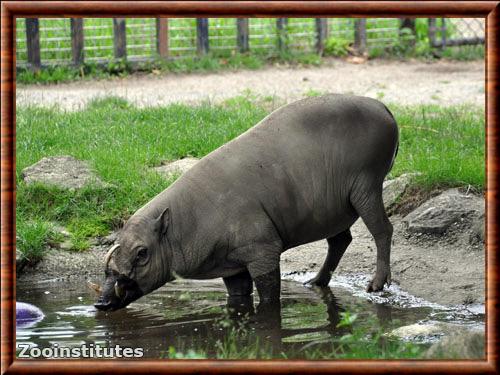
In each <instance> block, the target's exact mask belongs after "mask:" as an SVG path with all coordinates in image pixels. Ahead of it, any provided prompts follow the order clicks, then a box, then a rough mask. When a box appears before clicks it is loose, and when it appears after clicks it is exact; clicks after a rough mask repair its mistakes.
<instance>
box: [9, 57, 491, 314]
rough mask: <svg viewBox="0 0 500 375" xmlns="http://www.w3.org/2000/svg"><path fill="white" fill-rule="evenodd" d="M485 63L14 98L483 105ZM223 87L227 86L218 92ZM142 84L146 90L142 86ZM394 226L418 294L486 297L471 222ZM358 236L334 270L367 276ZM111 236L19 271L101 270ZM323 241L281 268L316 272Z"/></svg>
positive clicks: (204, 78)
mask: <svg viewBox="0 0 500 375" xmlns="http://www.w3.org/2000/svg"><path fill="white" fill-rule="evenodd" d="M484 78H485V75H484V62H481V61H476V62H447V61H439V62H436V63H426V62H419V61H414V62H397V61H389V62H384V61H380V60H377V61H369V62H367V63H364V64H359V65H355V64H350V63H348V62H345V61H342V60H335V61H332V62H330V63H328V64H326V65H325V66H322V67H318V68H300V69H299V68H293V69H292V68H287V67H272V68H267V69H264V70H261V71H240V72H224V73H218V74H193V75H176V74H173V75H165V76H159V77H157V76H139V77H130V78H126V79H116V80H110V81H97V82H76V83H70V84H63V85H52V86H35V85H34V86H20V87H18V88H17V98H16V99H17V104H18V105H26V104H40V105H45V106H52V105H56V103H57V104H58V105H60V106H61V107H63V108H66V109H70V110H71V109H77V108H81V107H82V106H83V105H85V104H86V103H87V102H88V101H89V100H91V99H92V98H95V97H100V96H106V95H117V96H121V97H124V98H126V99H127V100H129V101H131V102H133V103H135V104H137V105H140V106H149V105H164V104H168V103H172V102H185V103H193V102H199V101H200V100H206V99H210V100H212V101H220V100H223V99H225V98H229V97H233V96H235V95H239V94H242V93H245V91H246V90H251V91H252V92H253V93H256V94H259V95H265V96H268V95H274V96H277V97H279V98H280V99H281V100H285V101H292V100H294V99H298V98H301V97H303V96H304V95H306V94H307V93H308V92H310V91H311V90H314V91H316V92H341V93H354V94H358V95H366V96H371V97H375V98H379V99H382V100H383V101H384V102H394V103H399V104H419V103H435V104H442V105H450V104H462V103H473V104H478V105H483V104H484V98H485V96H484ZM221 87H222V88H224V89H223V90H221ZM138 88H140V89H138ZM391 221H392V223H393V225H394V229H395V230H394V237H393V249H392V261H391V264H392V278H393V281H394V282H395V283H397V284H399V285H400V286H401V288H402V289H403V290H405V291H407V292H409V293H411V294H413V295H415V296H417V297H421V298H423V299H425V300H427V301H430V302H435V303H439V304H462V303H482V302H484V296H485V294H484V293H485V251H484V248H483V247H482V246H481V247H473V246H471V245H470V244H469V243H468V237H469V234H468V233H467V231H466V230H464V229H466V228H465V227H466V226H467V225H468V223H462V226H460V225H459V226H456V227H455V228H454V229H453V230H451V231H449V232H448V233H447V235H445V236H442V237H432V236H431V237H428V236H416V235H415V236H412V237H409V236H408V234H407V232H406V230H405V229H404V225H403V223H402V222H401V217H399V216H397V215H396V216H392V217H391ZM352 234H353V238H354V240H353V242H352V244H351V245H350V246H349V248H348V250H347V252H346V254H345V255H344V258H343V259H342V261H341V263H340V265H339V268H338V269H337V271H336V273H337V274H341V275H342V274H352V273H364V274H371V273H372V272H373V271H374V268H375V260H376V248H375V244H374V241H373V239H372V237H371V235H370V234H369V233H368V231H367V229H366V227H365V226H364V224H363V223H362V222H361V221H360V220H358V222H357V223H356V224H355V225H354V226H353V228H352ZM108 247H109V244H102V245H96V246H94V247H93V248H92V250H90V251H87V252H82V253H71V252H67V251H61V250H51V251H50V252H49V254H48V256H47V257H46V259H45V260H44V261H42V262H41V263H40V264H39V265H38V267H37V268H36V269H35V270H30V269H27V270H26V272H25V273H23V274H22V275H20V278H21V279H24V280H26V279H27V278H29V279H30V281H33V282H37V281H46V280H52V279H59V278H63V279H66V278H92V279H99V278H100V277H102V267H103V264H102V260H103V257H104V253H105V251H106V249H107V248H108ZM326 250H327V246H326V241H320V242H315V243H312V244H308V245H304V246H301V247H299V248H296V249H291V250H289V251H287V252H285V253H284V254H283V255H282V262H281V266H282V269H281V271H282V273H287V274H289V273H292V272H305V271H316V270H318V269H319V268H320V266H321V264H322V262H323V259H324V257H325V255H326Z"/></svg>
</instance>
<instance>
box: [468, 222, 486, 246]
mask: <svg viewBox="0 0 500 375" xmlns="http://www.w3.org/2000/svg"><path fill="white" fill-rule="evenodd" d="M484 221H485V217H484V213H483V214H481V215H479V217H477V218H476V219H474V221H473V222H472V226H471V233H470V235H469V243H470V244H472V245H476V244H483V243H484ZM481 248H482V246H481Z"/></svg>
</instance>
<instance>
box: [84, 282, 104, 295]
mask: <svg viewBox="0 0 500 375" xmlns="http://www.w3.org/2000/svg"><path fill="white" fill-rule="evenodd" d="M87 286H88V287H89V288H90V289H92V290H93V291H94V292H96V293H98V294H101V292H102V289H101V286H100V285H99V284H95V283H93V282H91V281H87Z"/></svg>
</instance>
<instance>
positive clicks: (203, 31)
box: [196, 18, 209, 55]
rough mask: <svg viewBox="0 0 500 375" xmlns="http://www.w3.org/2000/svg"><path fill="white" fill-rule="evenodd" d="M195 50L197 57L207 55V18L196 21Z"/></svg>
mask: <svg viewBox="0 0 500 375" xmlns="http://www.w3.org/2000/svg"><path fill="white" fill-rule="evenodd" d="M196 50H197V51H198V54H199V55H206V54H207V53H208V50H209V42H208V18H197V19H196Z"/></svg>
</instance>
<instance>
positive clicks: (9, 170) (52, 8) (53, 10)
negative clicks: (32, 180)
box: [1, 0, 500, 374]
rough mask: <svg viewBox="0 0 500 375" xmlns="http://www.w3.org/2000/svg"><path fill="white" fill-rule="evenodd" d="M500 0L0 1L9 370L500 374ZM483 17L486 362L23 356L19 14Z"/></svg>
mask: <svg viewBox="0 0 500 375" xmlns="http://www.w3.org/2000/svg"><path fill="white" fill-rule="evenodd" d="M499 15H500V10H499V2H498V1H420V2H414V1H381V2H377V1H168V2H167V1H164V2H161V1H141V0H139V1H133V2H132V1H88V2H81V1H37V2H34V1H6V2H2V4H1V59H2V61H1V106H2V107H1V210H2V214H1V221H2V223H1V241H2V242H1V313H2V315H1V332H2V333H1V355H2V356H1V373H2V374H3V373H9V374H18V373H36V374H55V373H82V374H83V373H85V374H87V373H88V374H99V373H120V374H124V373H141V372H145V373H151V374H157V373H175V374H181V373H200V374H207V373H239V372H244V373H273V374H284V373H295V374H303V373H314V374H317V373H329V372H332V373H333V372H348V373H359V374H373V373H420V374H424V373H425V374H431V373H432V374H439V373H478V374H479V373H498V372H499V366H498V338H497V333H496V332H497V330H498V328H499V327H498V294H497V293H498V281H499V274H498V259H499V258H498V255H497V251H498V246H497V243H498V242H497V239H498V236H497V219H498V212H497V205H498V185H497V184H498V163H499V159H498V146H497V145H498V142H499V139H498V105H497V104H498V94H499V69H500V61H499V58H498V53H499V40H500V35H499V27H500V16H499ZM35 16H39V17H50V16H59V17H61V16H63V17H112V16H119V17H153V16H154V17H158V16H164V17H315V16H316V17H403V16H404V17H485V18H486V29H487V30H486V103H485V104H486V249H487V252H486V255H487V256H486V270H487V273H486V312H487V314H486V321H487V324H486V328H487V329H486V342H487V350H486V354H487V356H486V360H454V361H449V360H431V361H425V360H390V361H387V360H342V361H341V360H315V361H307V360H286V361H285V360H266V361H258V360H126V361H125V360H85V361H79V360H18V359H16V358H15V324H14V306H15V305H14V301H15V295H16V290H15V256H14V253H15V197H16V195H15V194H16V193H15V100H14V98H15V64H14V61H15V60H14V59H15V50H14V48H15V45H14V26H15V18H16V17H35Z"/></svg>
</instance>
